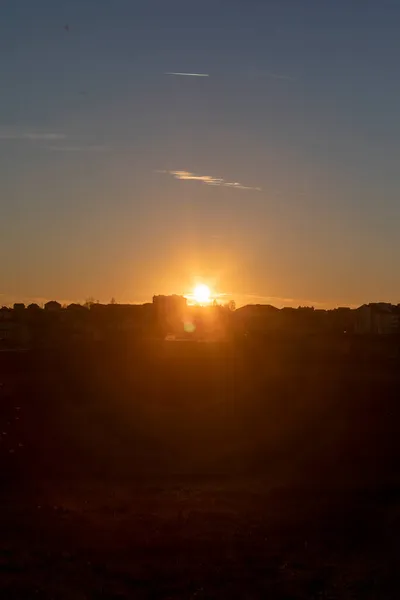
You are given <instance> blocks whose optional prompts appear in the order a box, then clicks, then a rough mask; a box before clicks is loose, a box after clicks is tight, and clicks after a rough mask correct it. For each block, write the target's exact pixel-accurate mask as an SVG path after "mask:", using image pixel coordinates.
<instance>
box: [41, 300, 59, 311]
mask: <svg viewBox="0 0 400 600" xmlns="http://www.w3.org/2000/svg"><path fill="white" fill-rule="evenodd" d="M44 308H45V310H47V311H48V312H58V311H60V310H61V304H60V303H59V302H57V301H56V300H50V301H49V302H46V304H45V305H44Z"/></svg>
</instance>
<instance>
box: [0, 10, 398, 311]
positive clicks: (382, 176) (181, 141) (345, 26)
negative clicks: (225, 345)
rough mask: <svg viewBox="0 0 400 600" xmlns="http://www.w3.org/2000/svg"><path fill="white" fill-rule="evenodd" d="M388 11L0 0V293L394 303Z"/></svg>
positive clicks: (393, 60) (393, 53)
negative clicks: (213, 294)
mask: <svg viewBox="0 0 400 600" xmlns="http://www.w3.org/2000/svg"><path fill="white" fill-rule="evenodd" d="M65 25H68V31H67V30H66V29H65V28H64V26H65ZM399 27H400V4H399V3H398V2H397V1H396V0H393V1H389V0H379V1H371V0H364V1H362V2H361V1H358V0H357V1H356V0H353V1H352V0H325V1H323V0H313V1H311V0H302V1H301V2H300V1H298V0H279V1H278V0H275V1H268V0H229V1H228V0H225V1H222V0H203V1H202V2H194V1H190V0H186V1H185V2H184V1H181V0H114V1H113V2H110V1H108V0H107V1H106V0H79V1H77V0H69V1H64V0H58V1H54V0H53V1H50V0H35V2H32V1H31V0H5V1H4V2H3V3H2V4H1V18H0V78H1V79H0V81H1V95H0V233H1V236H0V250H1V256H2V261H1V263H0V265H1V266H0V281H1V287H0V293H1V294H2V296H0V301H3V303H6V302H12V301H14V300H19V299H22V300H25V301H29V300H30V299H33V298H45V299H48V298H58V299H60V300H66V301H67V300H71V301H72V300H73V301H75V300H84V299H85V298H86V297H88V296H94V297H96V298H99V299H100V300H104V301H108V300H109V299H110V298H111V297H112V296H114V297H115V298H117V300H118V301H145V300H149V299H151V296H152V294H153V293H169V292H177V293H181V292H187V291H190V289H191V288H192V286H193V284H194V283H195V282H197V281H204V282H205V283H208V284H209V285H211V287H213V288H214V289H215V290H216V291H217V292H220V293H222V294H226V295H227V296H233V297H234V298H236V299H237V301H238V302H239V303H243V302H252V301H268V302H269V301H271V302H272V303H275V304H277V305H280V304H285V303H286V304H295V305H296V304H299V303H314V304H315V305H316V306H317V305H322V306H325V305H326V306H335V305H338V304H339V305H341V304H359V303H362V302H368V301H375V300H387V301H392V302H398V301H399V298H400V283H399V280H398V278H397V277H396V273H397V270H398V263H397V261H396V258H397V256H398V255H399V250H400V236H399V235H398V232H397V229H398V223H399V217H400V202H399V199H398V196H399V182H400V175H399V168H398V156H399V145H400V142H399V140H400V135H399V134H400V119H399V118H398V117H399V108H398V107H399V106H400V103H399V101H400V77H399V66H398V65H399V59H400V37H399V35H398V31H399ZM167 72H189V73H204V74H208V75H209V77H201V78H200V77H182V76H171V75H166V74H165V73H167ZM233 184H240V185H233Z"/></svg>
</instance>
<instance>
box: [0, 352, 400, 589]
mask: <svg viewBox="0 0 400 600" xmlns="http://www.w3.org/2000/svg"><path fill="white" fill-rule="evenodd" d="M298 350H299V351H298V352H297V353H294V354H293V353H291V354H290V355H289V353H285V352H284V351H282V350H281V351H279V352H278V351H275V350H274V349H271V348H268V347H263V348H258V349H255V348H252V349H249V348H247V349H246V348H243V347H242V348H239V347H238V346H236V347H233V346H216V345H206V344H203V345H201V344H170V345H168V344H164V345H162V344H160V345H158V346H152V347H141V348H136V349H133V348H130V349H129V348H124V349H122V348H120V349H114V350H112V351H110V350H109V351H107V352H106V351H100V350H93V349H92V350H86V351H83V350H81V351H79V352H78V351H74V352H73V353H71V352H64V353H61V352H60V353H44V352H42V353H39V354H38V353H36V354H35V356H32V355H29V354H20V355H18V354H10V355H9V354H6V353H3V354H2V355H1V356H0V383H1V386H0V440H1V441H0V469H1V471H0V473H1V482H0V502H1V506H0V508H1V511H0V532H1V533H0V597H1V598H7V600H12V599H13V598H24V599H25V598H26V599H28V598H29V599H31V598H40V599H42V598H43V599H49V598H54V599H64V598H65V599H67V598H68V599H70V598H71V599H82V600H83V599H84V598H90V599H91V598H93V599H101V598H104V599H106V598H107V599H117V598H120V599H122V598H165V599H167V598H170V599H172V598H187V599H189V598H196V599H198V598H243V599H256V598H257V599H258V598H260V599H261V598H273V599H278V600H279V599H283V598H285V599H306V598H307V599H313V598H330V599H334V598H343V599H352V598H363V599H372V598H374V599H375V598H376V599H378V598H379V599H390V598H399V597H400V594H399V591H400V589H399V584H398V582H397V570H398V569H397V567H398V563H399V560H398V557H399V556H400V494H399V492H400V485H399V483H400V477H399V475H398V473H397V465H398V462H399V458H400V442H399V433H400V428H399V416H400V408H399V406H400V405H399V402H400V393H399V392H400V373H399V369H398V364H397V363H396V361H394V362H393V361H392V362H387V361H380V362H379V363H377V362H376V361H373V360H369V361H368V360H366V359H365V357H364V358H363V359H362V360H358V359H356V358H354V357H353V358H351V359H349V358H346V357H342V358H338V359H336V360H332V359H329V360H327V359H326V357H325V358H323V357H318V356H317V355H314V356H312V357H307V356H304V355H302V352H301V348H298Z"/></svg>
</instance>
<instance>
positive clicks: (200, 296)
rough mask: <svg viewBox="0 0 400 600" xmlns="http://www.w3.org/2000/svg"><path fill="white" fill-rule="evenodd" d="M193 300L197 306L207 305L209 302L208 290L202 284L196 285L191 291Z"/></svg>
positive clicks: (209, 293)
mask: <svg viewBox="0 0 400 600" xmlns="http://www.w3.org/2000/svg"><path fill="white" fill-rule="evenodd" d="M193 298H194V299H195V301H196V302H198V303H199V304H208V303H209V302H210V300H211V292H210V288H209V287H208V286H207V285H204V284H203V283H202V284H200V285H197V286H196V287H195V288H194V290H193Z"/></svg>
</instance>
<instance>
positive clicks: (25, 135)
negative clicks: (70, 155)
mask: <svg viewBox="0 0 400 600" xmlns="http://www.w3.org/2000/svg"><path fill="white" fill-rule="evenodd" d="M66 137H67V136H66V135H65V134H64V133H54V132H46V131H7V130H1V129H0V140H26V141H33V142H35V141H45V142H51V141H56V140H65V138H66Z"/></svg>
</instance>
